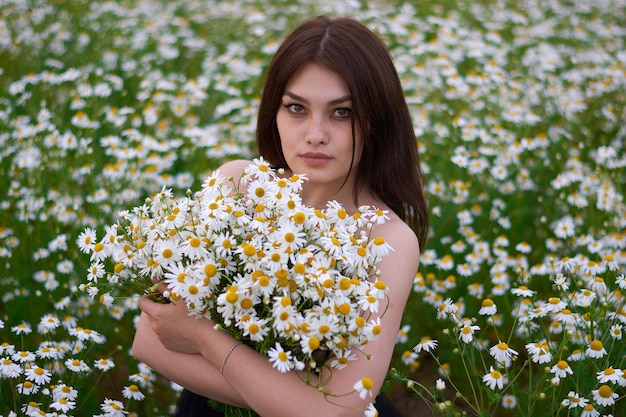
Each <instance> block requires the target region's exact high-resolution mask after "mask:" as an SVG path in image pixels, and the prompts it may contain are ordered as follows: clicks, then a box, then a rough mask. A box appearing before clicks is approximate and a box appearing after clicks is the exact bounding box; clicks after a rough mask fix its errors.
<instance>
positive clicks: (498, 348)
mask: <svg viewBox="0 0 626 417" xmlns="http://www.w3.org/2000/svg"><path fill="white" fill-rule="evenodd" d="M489 354H490V355H491V356H492V357H493V358H494V359H495V360H496V361H497V362H505V361H506V360H508V359H510V358H512V357H513V356H517V355H518V354H519V353H518V352H517V351H516V350H514V349H511V348H510V347H509V345H508V344H506V343H505V342H503V341H499V342H498V343H497V344H496V345H494V346H492V347H491V348H490V349H489Z"/></svg>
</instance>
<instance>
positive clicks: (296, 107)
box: [283, 103, 304, 114]
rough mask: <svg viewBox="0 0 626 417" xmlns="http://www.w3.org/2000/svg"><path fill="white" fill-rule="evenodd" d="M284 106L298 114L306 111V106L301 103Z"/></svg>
mask: <svg viewBox="0 0 626 417" xmlns="http://www.w3.org/2000/svg"><path fill="white" fill-rule="evenodd" d="M283 106H285V107H286V108H287V110H289V111H290V112H292V113H296V114H300V113H304V107H303V106H301V105H300V104H295V103H294V104H283Z"/></svg>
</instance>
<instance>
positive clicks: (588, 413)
mask: <svg viewBox="0 0 626 417" xmlns="http://www.w3.org/2000/svg"><path fill="white" fill-rule="evenodd" d="M599 416H600V412H599V411H598V410H596V408H595V407H594V406H593V404H585V406H584V407H583V412H582V413H580V417H599Z"/></svg>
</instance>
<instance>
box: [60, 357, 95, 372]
mask: <svg viewBox="0 0 626 417" xmlns="http://www.w3.org/2000/svg"><path fill="white" fill-rule="evenodd" d="M65 366H66V368H67V369H69V370H70V371H72V372H89V371H90V368H89V366H88V365H87V364H86V363H85V362H84V361H83V360H82V359H74V358H69V359H67V360H66V361H65Z"/></svg>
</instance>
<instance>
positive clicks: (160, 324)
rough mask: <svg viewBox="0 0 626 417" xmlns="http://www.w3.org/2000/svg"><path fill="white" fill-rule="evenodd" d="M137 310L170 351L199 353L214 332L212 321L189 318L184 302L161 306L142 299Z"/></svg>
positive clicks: (145, 298) (147, 299)
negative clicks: (146, 317)
mask: <svg viewBox="0 0 626 417" xmlns="http://www.w3.org/2000/svg"><path fill="white" fill-rule="evenodd" d="M139 308H140V309H141V310H142V311H143V312H144V313H146V315H147V316H148V317H149V319H150V326H151V327H152V330H153V331H154V333H155V334H156V335H157V337H158V338H159V340H160V341H161V343H162V344H163V346H165V347H166V348H167V349H170V350H174V351H177V352H182V353H199V352H200V347H201V346H202V345H203V343H205V341H206V338H208V337H209V336H210V334H211V332H214V331H215V329H214V323H213V321H211V320H209V319H207V318H200V319H196V318H195V317H192V316H190V315H189V310H188V309H187V306H186V305H185V303H184V302H173V303H169V304H161V303H156V302H154V301H152V300H150V299H149V298H147V297H144V298H142V299H141V300H140V301H139Z"/></svg>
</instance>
